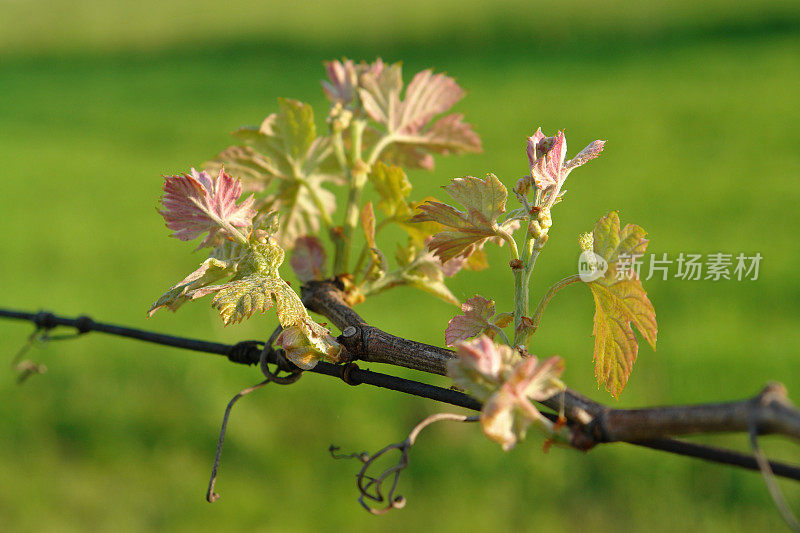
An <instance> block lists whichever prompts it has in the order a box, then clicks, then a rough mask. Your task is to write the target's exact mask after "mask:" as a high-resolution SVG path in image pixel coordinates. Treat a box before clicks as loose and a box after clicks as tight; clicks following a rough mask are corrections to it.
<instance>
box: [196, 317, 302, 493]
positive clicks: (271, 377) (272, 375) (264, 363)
mask: <svg viewBox="0 0 800 533" xmlns="http://www.w3.org/2000/svg"><path fill="white" fill-rule="evenodd" d="M275 331H276V333H273V334H272V337H270V340H269V341H268V342H267V343H266V344H265V345H264V349H263V350H262V351H261V356H260V357H259V360H258V364H259V368H260V369H261V372H262V373H263V374H264V376H265V377H266V378H267V379H265V380H264V381H262V382H261V383H258V384H256V385H253V386H252V387H248V388H246V389H244V390H242V391H239V393H238V394H236V396H234V397H233V398H231V401H230V402H228V406H227V407H226V408H225V415H224V416H223V417H222V427H221V428H220V430H219V440H217V451H216V453H215V454H214V464H213V465H212V467H211V479H210V480H209V481H208V490H207V491H206V501H207V502H208V503H214V502H215V501H217V500H218V499H219V498H220V495H219V493H217V492H215V491H214V486H215V485H216V483H217V472H218V471H219V462H220V458H221V456H222V445H223V443H224V442H225V432H226V430H227V428H228V418H230V415H231V410H232V409H233V406H234V405H235V404H236V402H237V401H239V399H240V398H241V397H242V396H246V395H248V394H250V393H251V392H254V391H256V390H258V389H260V388H261V387H263V386H264V385H267V384H268V383H277V384H279V385H289V384H292V383H294V382H295V381H297V380H298V379H300V376H301V375H302V374H303V372H302V370H300V371H293V372H290V373H289V375H287V376H279V375H278V374H280V372H281V370H282V365H281V364H280V361H281V355H280V353H276V352H275V351H274V350H273V349H272V342H273V341H274V340H275V337H276V336H277V333H279V332H280V327H279V328H278V329H276V330H275ZM272 353H275V354H276V356H277V360H278V361H279V363H278V368H277V369H276V370H275V372H272V371H271V370H270V369H269V366H268V360H269V356H270V355H271V354H272Z"/></svg>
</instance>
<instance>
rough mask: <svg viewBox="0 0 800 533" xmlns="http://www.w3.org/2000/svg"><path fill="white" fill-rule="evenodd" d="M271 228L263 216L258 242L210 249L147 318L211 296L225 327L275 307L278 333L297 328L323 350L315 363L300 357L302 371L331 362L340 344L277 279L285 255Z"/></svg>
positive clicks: (270, 221) (309, 340)
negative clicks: (219, 281) (225, 279)
mask: <svg viewBox="0 0 800 533" xmlns="http://www.w3.org/2000/svg"><path fill="white" fill-rule="evenodd" d="M262 227H263V228H266V229H261V228H262ZM276 229H277V228H276V225H275V224H274V217H271V216H269V215H267V216H265V217H263V218H262V219H261V220H259V229H258V231H257V232H255V233H259V232H260V233H261V234H262V238H261V240H258V239H255V240H251V241H250V242H248V244H247V246H244V245H234V244H228V243H226V244H223V245H222V246H220V247H218V248H217V249H215V250H214V252H212V257H210V258H209V259H207V260H206V262H204V263H203V265H202V266H201V267H200V268H199V269H197V270H196V271H195V272H193V273H192V274H190V275H189V276H188V277H187V278H186V279H184V280H183V281H182V282H181V283H179V284H178V285H176V286H175V287H173V288H172V289H170V290H169V291H167V293H166V294H164V295H163V296H162V297H161V298H159V300H158V301H157V302H156V303H155V304H153V306H151V308H150V311H149V315H152V314H153V312H155V311H157V310H158V309H160V308H162V307H168V308H169V309H172V310H173V311H174V310H175V309H177V308H178V307H179V306H180V305H182V304H183V303H184V302H186V301H189V300H193V299H196V298H199V297H201V296H205V295H208V294H214V293H216V294H215V296H214V299H213V300H212V301H211V305H212V307H214V308H216V309H217V310H218V311H219V314H220V317H221V318H222V321H223V322H224V323H225V325H228V324H231V323H234V322H240V321H242V320H243V319H245V318H248V317H250V316H251V315H252V314H253V313H255V312H256V311H261V312H265V311H267V310H268V309H270V308H272V307H273V306H274V307H275V312H276V314H277V316H278V322H280V325H281V326H282V327H283V328H292V327H294V328H298V331H300V332H301V333H302V334H303V335H306V337H307V339H308V342H309V343H310V344H309V346H314V347H318V346H324V350H321V351H318V352H314V353H315V354H316V355H315V358H314V357H311V356H309V355H308V354H305V355H304V356H303V357H302V358H301V359H299V361H300V363H302V364H303V365H307V366H303V368H310V367H312V366H314V364H316V361H318V360H320V359H322V358H327V359H328V360H330V361H332V362H335V361H336V357H337V355H338V346H339V345H338V344H337V343H336V342H335V341H333V340H332V337H330V335H329V333H328V330H327V329H325V328H323V327H322V326H320V325H319V324H317V323H316V322H314V321H313V320H312V319H311V317H309V316H308V312H307V311H306V308H305V306H304V305H303V303H302V301H301V300H300V297H299V296H298V295H297V293H295V292H294V291H293V290H292V289H291V287H290V286H289V284H288V283H286V282H285V281H284V280H282V279H281V278H280V275H279V274H278V267H280V265H281V264H282V263H283V259H284V251H283V249H281V247H280V246H279V245H278V244H277V242H276V241H275V240H274V239H273V238H272V237H271V236H270V235H269V233H268V231H267V230H269V231H275V230H276ZM231 275H232V276H233V277H232V278H231V280H230V281H229V282H228V283H224V284H221V285H210V283H212V282H213V281H216V280H217V279H219V278H221V277H227V276H231ZM328 337H330V338H328ZM298 357H299V356H298ZM308 365H310V366H308Z"/></svg>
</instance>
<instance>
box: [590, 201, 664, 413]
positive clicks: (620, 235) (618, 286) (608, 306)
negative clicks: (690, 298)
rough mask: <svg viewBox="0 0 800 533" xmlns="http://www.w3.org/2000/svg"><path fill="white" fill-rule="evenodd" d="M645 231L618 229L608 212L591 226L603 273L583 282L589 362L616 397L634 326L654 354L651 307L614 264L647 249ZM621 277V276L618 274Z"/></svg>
mask: <svg viewBox="0 0 800 533" xmlns="http://www.w3.org/2000/svg"><path fill="white" fill-rule="evenodd" d="M645 235H646V232H645V231H644V230H643V229H642V228H640V227H639V226H635V225H633V224H628V225H627V226H625V228H623V229H622V230H621V231H620V223H619V216H618V215H617V213H616V212H611V213H609V214H608V215H606V216H605V217H603V218H601V219H600V220H598V221H597V223H596V224H595V228H594V234H593V236H594V253H596V254H597V255H598V256H600V257H602V258H603V259H604V260H605V261H607V263H608V268H607V269H606V272H605V274H604V275H603V276H602V277H600V278H598V279H596V280H594V281H592V282H590V283H587V285H589V288H590V289H591V291H592V296H593V298H594V303H595V315H594V327H593V331H592V334H593V335H594V337H595V344H594V361H595V375H596V377H597V381H598V384H599V383H603V384H604V385H605V387H606V390H608V391H609V392H610V393H611V395H612V396H614V397H615V398H618V397H619V395H620V393H621V392H622V390H623V389H624V387H625V384H626V383H627V381H628V377H629V376H630V374H631V370H632V368H633V364H634V362H635V361H636V356H637V353H638V351H639V343H638V341H637V339H636V336H635V335H634V333H633V328H632V325H633V326H636V329H638V330H639V333H641V335H642V336H643V337H644V338H645V340H646V341H647V342H648V343H649V344H650V346H651V347H652V348H653V349H654V350H655V348H656V337H657V334H658V325H657V323H656V313H655V309H654V308H653V304H652V303H651V302H650V300H649V299H648V298H647V293H646V292H645V290H644V287H642V282H641V280H640V279H639V277H638V276H637V275H636V273H635V272H633V271H626V269H624V268H622V267H621V266H620V265H618V262H619V260H625V259H626V258H627V261H630V258H631V257H632V256H638V255H641V254H643V253H644V251H645V249H646V248H647V242H648V241H647V239H646V238H645ZM621 274H622V275H621Z"/></svg>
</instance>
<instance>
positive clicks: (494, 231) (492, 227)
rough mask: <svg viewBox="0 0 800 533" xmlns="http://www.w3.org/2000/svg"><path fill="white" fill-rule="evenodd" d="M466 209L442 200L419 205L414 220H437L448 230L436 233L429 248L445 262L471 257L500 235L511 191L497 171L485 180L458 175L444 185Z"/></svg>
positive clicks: (412, 220)
mask: <svg viewBox="0 0 800 533" xmlns="http://www.w3.org/2000/svg"><path fill="white" fill-rule="evenodd" d="M445 190H447V192H448V193H449V194H450V196H451V197H452V198H453V199H454V200H455V201H457V202H459V203H460V204H461V205H463V206H464V207H465V208H466V212H463V211H460V210H458V209H456V208H455V207H452V206H449V205H447V204H442V203H440V202H434V201H429V202H427V203H425V204H422V205H420V206H419V209H420V213H418V214H417V215H415V216H414V217H413V218H412V219H411V220H410V221H411V222H427V221H433V222H438V223H439V224H442V225H444V226H447V227H448V228H449V229H448V230H445V231H442V232H439V233H437V234H436V235H434V236H433V238H432V239H431V241H430V243H429V245H428V247H429V249H430V250H431V251H433V252H434V253H435V254H436V255H437V256H438V257H439V259H441V261H442V262H443V263H446V262H447V261H449V260H450V259H453V258H454V257H458V256H464V257H468V256H469V255H470V254H471V253H473V252H474V251H475V250H476V249H478V248H479V247H480V246H481V245H482V244H483V243H484V242H485V241H486V240H487V239H489V238H490V237H498V236H500V235H501V228H500V225H499V224H498V220H497V219H498V217H499V216H500V215H501V214H502V213H504V212H505V203H506V199H507V198H508V191H507V190H506V188H505V186H503V184H502V183H500V180H498V179H497V177H496V176H495V175H494V174H488V175H487V176H486V179H484V180H481V179H479V178H473V177H471V176H467V177H464V178H456V179H454V180H452V181H451V182H450V184H449V185H447V186H446V187H445Z"/></svg>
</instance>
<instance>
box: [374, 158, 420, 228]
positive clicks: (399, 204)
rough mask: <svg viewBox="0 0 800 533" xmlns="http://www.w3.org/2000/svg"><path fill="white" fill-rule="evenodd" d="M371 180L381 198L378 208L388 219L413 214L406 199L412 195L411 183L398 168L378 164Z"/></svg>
mask: <svg viewBox="0 0 800 533" xmlns="http://www.w3.org/2000/svg"><path fill="white" fill-rule="evenodd" d="M369 180H370V182H372V185H374V186H375V190H376V191H377V192H378V194H379V195H380V196H381V201H380V202H378V207H379V208H380V209H381V210H382V211H383V212H384V213H386V216H388V217H398V218H399V217H405V216H407V215H408V214H409V213H411V208H410V207H409V206H408V202H407V201H406V199H407V198H408V195H409V194H410V193H411V182H409V181H408V177H407V176H406V173H405V172H403V169H402V168H400V167H398V166H388V165H386V164H384V163H382V162H378V163H377V164H376V165H375V166H374V167H373V168H372V172H370V174H369Z"/></svg>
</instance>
